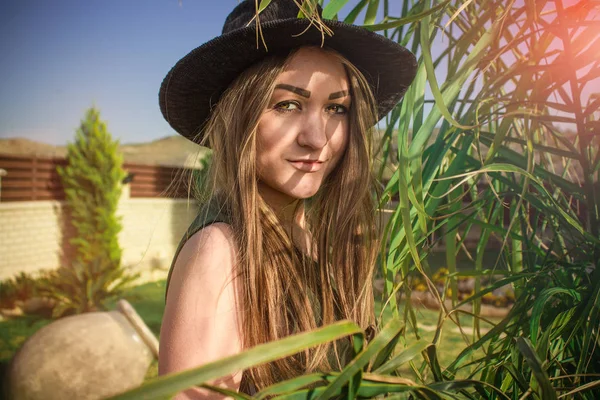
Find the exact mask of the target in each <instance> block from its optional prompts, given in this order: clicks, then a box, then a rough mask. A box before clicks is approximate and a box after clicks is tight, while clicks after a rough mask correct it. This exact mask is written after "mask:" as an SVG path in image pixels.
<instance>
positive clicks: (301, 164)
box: [289, 160, 324, 172]
mask: <svg viewBox="0 0 600 400" xmlns="http://www.w3.org/2000/svg"><path fill="white" fill-rule="evenodd" d="M289 162H290V163H291V164H292V165H293V166H294V168H296V169H297V170H299V171H303V172H317V171H319V170H320V169H321V168H322V167H323V165H324V162H323V161H318V160H289Z"/></svg>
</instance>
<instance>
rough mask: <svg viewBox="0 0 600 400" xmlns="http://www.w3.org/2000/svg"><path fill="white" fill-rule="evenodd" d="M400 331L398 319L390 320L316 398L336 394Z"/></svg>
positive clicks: (402, 327)
mask: <svg viewBox="0 0 600 400" xmlns="http://www.w3.org/2000/svg"><path fill="white" fill-rule="evenodd" d="M402 329H404V323H403V322H402V321H400V320H399V319H396V318H394V319H392V320H391V321H390V322H389V323H388V324H387V325H386V326H385V327H384V328H383V329H382V330H381V332H379V334H378V335H377V336H375V338H373V340H372V341H371V343H369V345H368V346H367V347H366V348H365V349H364V350H363V351H362V352H361V353H360V354H358V355H357V356H356V357H355V358H354V359H353V360H352V361H351V362H350V363H349V364H348V365H347V366H346V367H345V368H344V369H343V370H342V371H341V373H340V375H339V376H338V377H337V378H336V379H335V380H334V381H333V382H331V383H330V384H329V385H328V386H327V389H326V390H325V391H324V392H323V393H322V394H321V395H320V396H319V397H318V398H319V399H327V398H329V397H331V396H332V395H333V394H334V393H337V392H338V391H339V390H340V389H341V388H342V386H343V385H344V384H345V383H346V382H348V381H349V380H350V379H351V378H352V377H353V376H354V375H355V374H357V373H359V372H361V371H362V369H363V368H364V367H365V366H366V365H367V364H368V363H369V360H370V359H371V358H372V357H374V356H376V355H377V354H378V353H379V352H380V351H381V350H382V349H383V348H385V346H386V345H387V344H388V343H389V342H390V341H391V340H392V339H393V338H394V337H395V336H396V335H397V334H398V333H399V332H400V331H401V330H402Z"/></svg>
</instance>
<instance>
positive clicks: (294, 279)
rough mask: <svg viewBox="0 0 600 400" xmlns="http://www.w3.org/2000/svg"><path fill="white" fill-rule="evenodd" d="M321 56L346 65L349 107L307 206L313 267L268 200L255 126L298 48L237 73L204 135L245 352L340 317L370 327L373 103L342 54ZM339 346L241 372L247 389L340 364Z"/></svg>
mask: <svg viewBox="0 0 600 400" xmlns="http://www.w3.org/2000/svg"><path fill="white" fill-rule="evenodd" d="M323 50H324V51H328V52H330V53H332V54H334V55H335V56H336V57H338V59H339V60H340V62H341V63H342V64H343V65H344V67H345V69H346V72H347V75H348V79H349V83H350V92H351V96H352V106H351V107H350V114H349V141H348V145H347V148H346V150H345V154H344V155H343V157H342V159H341V160H340V162H339V164H338V166H337V167H336V168H335V169H334V170H333V171H332V172H331V173H330V174H329V176H328V177H327V178H326V179H325V181H324V182H323V185H322V187H321V189H320V190H319V192H318V193H317V194H316V195H315V196H313V197H312V198H311V199H309V200H307V201H305V204H306V222H307V227H308V230H309V232H310V233H311V235H312V239H313V244H312V245H313V248H314V249H317V252H316V253H317V260H316V263H315V260H314V259H313V258H312V257H310V256H306V255H303V254H302V253H301V252H299V251H297V250H295V248H294V244H293V240H292V238H291V237H290V236H289V235H288V233H286V231H285V230H284V228H283V227H282V224H281V223H280V221H279V219H278V217H277V216H276V215H275V213H274V212H273V210H272V209H271V208H270V207H269V206H268V205H267V204H266V203H265V201H264V200H263V199H262V197H261V195H260V193H259V191H258V174H257V167H256V162H255V160H256V151H257V140H256V137H257V126H258V122H259V120H260V117H261V115H262V113H263V110H264V109H265V108H267V106H268V102H269V100H270V98H271V95H272V93H273V90H274V82H275V80H276V78H277V76H278V75H279V74H280V73H281V72H282V71H283V70H284V68H285V66H286V63H287V62H288V60H289V59H290V58H291V57H292V56H293V55H294V53H295V52H294V51H292V52H291V53H290V54H286V55H274V56H269V57H267V58H265V59H264V60H263V61H261V62H259V63H257V64H255V65H253V66H251V67H250V68H248V69H247V70H246V71H244V72H243V73H241V74H240V75H239V76H238V77H237V79H236V80H235V81H234V82H233V83H232V84H231V85H230V86H229V88H228V89H227V90H226V91H225V93H224V94H223V95H222V97H221V98H220V99H219V101H218V103H217V104H216V106H215V107H214V109H213V110H212V114H211V118H210V120H209V121H208V123H207V125H206V126H205V128H204V130H203V131H204V132H206V135H205V137H204V140H205V141H207V142H208V144H209V146H210V147H211V148H212V150H213V157H212V165H211V170H210V178H209V179H208V182H209V190H210V192H211V199H212V200H211V201H216V202H217V203H218V204H219V206H220V207H221V208H222V209H223V212H224V213H226V214H227V218H228V220H229V223H230V224H231V226H232V229H233V232H234V235H235V240H236V244H237V246H238V253H239V255H238V265H236V271H237V274H236V279H237V284H236V286H237V296H238V299H237V300H238V304H239V307H240V311H239V314H240V321H239V323H240V325H239V326H240V335H241V338H242V343H243V346H244V348H249V347H252V346H254V345H257V344H260V343H265V342H268V341H272V340H276V339H280V338H283V337H285V336H288V335H290V334H292V333H296V332H301V331H307V330H311V329H314V328H316V327H319V326H322V325H327V324H330V323H332V322H334V321H337V320H340V319H350V320H353V321H355V322H356V323H357V324H359V326H361V327H363V328H367V327H368V326H369V325H371V324H372V323H373V321H374V316H373V293H372V286H371V285H372V276H373V269H374V264H375V259H376V250H377V235H376V225H377V224H376V222H375V215H376V214H375V212H376V205H375V200H374V193H375V187H376V186H375V185H374V181H373V178H372V174H371V171H372V168H371V160H372V159H373V157H372V154H371V151H372V145H371V137H372V135H371V132H370V130H371V127H372V125H373V124H374V122H375V121H376V110H375V100H374V98H373V95H372V93H371V90H370V88H369V85H368V83H367V81H366V80H365V78H364V77H363V76H362V74H361V73H360V71H358V70H357V69H356V68H355V67H354V66H353V65H352V64H351V63H350V62H349V61H348V60H346V59H345V58H344V57H342V56H341V55H339V54H338V53H336V52H333V51H331V50H326V49H323ZM205 143H206V142H205ZM200 190H201V191H206V190H207V188H200ZM215 199H216V200H215ZM282 305H285V306H284V307H282ZM338 347H339V346H331V345H324V346H320V347H317V348H315V349H311V350H309V351H306V352H305V353H303V354H299V355H297V356H293V357H288V358H285V359H282V360H278V361H274V362H272V363H270V364H267V365H263V366H259V367H255V368H252V369H250V370H248V371H245V374H244V376H245V379H244V380H243V384H242V388H241V390H242V391H244V390H247V389H248V388H247V387H246V385H247V383H248V381H249V382H251V383H252V384H253V385H254V387H255V388H256V389H258V390H260V389H261V388H263V387H266V386H268V385H270V384H273V383H275V382H278V381H281V380H284V379H289V378H291V377H294V376H297V375H298V374H302V373H306V372H309V371H317V370H323V369H327V368H339V367H341V366H342V365H343V363H344V355H343V353H344V351H343V350H342V351H337V350H338ZM332 354H333V355H334V356H333V357H332ZM244 381H245V382H244Z"/></svg>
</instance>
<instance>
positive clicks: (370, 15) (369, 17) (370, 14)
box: [364, 0, 379, 25]
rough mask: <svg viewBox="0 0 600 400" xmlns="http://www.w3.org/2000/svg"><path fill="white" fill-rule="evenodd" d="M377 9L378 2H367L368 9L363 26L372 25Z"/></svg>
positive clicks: (377, 0) (374, 0)
mask: <svg viewBox="0 0 600 400" xmlns="http://www.w3.org/2000/svg"><path fill="white" fill-rule="evenodd" d="M378 8H379V0H369V7H367V12H366V14H365V22H364V25H373V24H374V23H375V19H376V18H377V9H378Z"/></svg>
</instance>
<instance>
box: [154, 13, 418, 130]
mask: <svg viewBox="0 0 600 400" xmlns="http://www.w3.org/2000/svg"><path fill="white" fill-rule="evenodd" d="M323 22H324V23H325V24H326V25H327V26H328V27H329V28H330V29H331V30H332V31H333V33H334V34H333V35H332V36H328V35H325V37H324V42H323V36H322V35H321V31H320V30H319V29H317V28H316V27H314V26H312V27H310V28H309V29H308V30H307V27H309V25H310V22H309V20H307V19H298V18H294V19H286V20H278V21H271V22H265V23H262V24H261V30H262V34H263V37H264V40H265V42H266V44H267V47H268V50H266V49H265V48H264V46H263V45H262V43H259V46H258V48H257V45H256V27H255V25H254V24H252V26H248V27H246V28H242V29H238V30H236V31H233V32H229V33H226V34H223V35H221V36H218V37H216V38H214V39H212V40H210V41H208V42H206V43H205V44H203V45H201V46H200V47H197V48H196V49H194V50H192V51H191V52H190V53H188V54H187V55H186V56H185V57H183V58H182V59H181V60H179V62H177V64H175V66H174V67H173V68H172V69H171V71H169V73H168V74H167V76H166V77H165V79H164V80H163V82H162V85H161V88H160V92H159V104H160V109H161V111H162V113H163V116H164V117H165V119H166V120H167V122H168V123H169V125H171V127H172V128H173V129H175V131H177V132H178V133H179V134H181V135H183V136H185V137H186V138H188V139H190V140H192V141H194V142H199V141H200V140H201V131H202V128H203V126H204V124H205V123H206V121H207V119H208V117H209V115H210V110H211V107H213V106H214V105H215V104H216V103H217V101H218V100H219V98H220V96H221V94H222V93H223V92H224V91H225V89H226V88H227V87H228V86H229V85H230V84H231V82H232V81H233V80H234V79H235V78H236V77H237V76H238V75H239V74H240V73H241V72H242V71H244V70H245V69H246V68H248V67H249V66H251V65H252V64H254V63H256V62H257V61H259V60H261V59H262V58H264V57H265V56H267V55H269V54H272V53H278V52H282V51H286V50H290V49H293V48H297V47H301V46H308V45H317V46H321V44H323V46H324V47H328V48H331V49H333V50H335V51H337V52H339V53H340V54H342V55H343V56H344V57H346V58H347V59H348V60H349V61H350V62H352V64H354V65H355V66H356V67H357V68H358V69H359V70H360V71H361V72H362V73H363V75H364V76H365V78H366V79H367V81H368V82H369V84H370V86H371V89H372V90H373V94H374V96H375V100H376V102H377V110H378V119H381V118H383V117H384V116H385V115H386V114H387V113H388V112H389V111H390V110H391V109H392V108H393V107H394V106H395V105H396V104H397V103H398V102H399V101H400V100H401V99H402V97H403V96H404V93H405V92H406V89H407V88H408V86H409V85H410V83H411V82H412V80H413V79H414V77H415V74H416V70H417V62H416V59H415V56H414V55H413V54H412V53H411V52H410V51H408V50H407V49H405V48H404V47H402V46H401V45H399V44H398V43H396V42H394V41H392V40H389V39H387V38H385V37H383V36H381V35H379V34H376V33H374V32H370V31H368V30H366V29H364V28H360V27H358V26H355V25H350V24H346V23H343V22H339V21H333V20H323Z"/></svg>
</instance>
